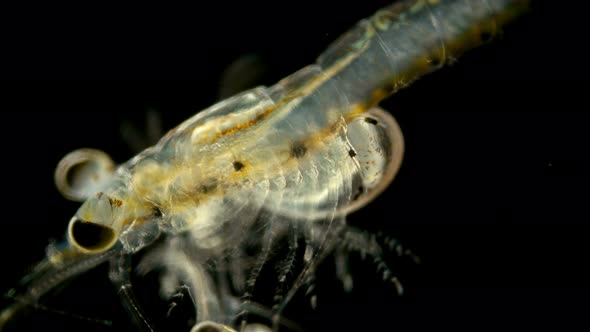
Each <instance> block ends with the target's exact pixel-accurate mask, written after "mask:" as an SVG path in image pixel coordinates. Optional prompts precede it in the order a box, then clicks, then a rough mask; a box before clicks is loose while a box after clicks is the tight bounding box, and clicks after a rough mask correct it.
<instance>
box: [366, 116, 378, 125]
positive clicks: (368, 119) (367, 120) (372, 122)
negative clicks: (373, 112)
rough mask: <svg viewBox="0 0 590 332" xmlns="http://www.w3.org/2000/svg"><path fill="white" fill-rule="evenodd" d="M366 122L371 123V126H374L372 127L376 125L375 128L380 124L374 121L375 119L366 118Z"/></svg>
mask: <svg viewBox="0 0 590 332" xmlns="http://www.w3.org/2000/svg"><path fill="white" fill-rule="evenodd" d="M365 122H366V123H370V124H372V125H374V126H376V125H377V123H378V122H377V120H375V119H373V118H365Z"/></svg>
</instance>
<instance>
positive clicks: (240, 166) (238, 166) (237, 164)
mask: <svg viewBox="0 0 590 332" xmlns="http://www.w3.org/2000/svg"><path fill="white" fill-rule="evenodd" d="M233 165H234V169H235V170H236V171H241V170H242V169H243V168H244V166H245V165H244V164H243V163H242V162H241V161H237V160H236V161H234V163H233Z"/></svg>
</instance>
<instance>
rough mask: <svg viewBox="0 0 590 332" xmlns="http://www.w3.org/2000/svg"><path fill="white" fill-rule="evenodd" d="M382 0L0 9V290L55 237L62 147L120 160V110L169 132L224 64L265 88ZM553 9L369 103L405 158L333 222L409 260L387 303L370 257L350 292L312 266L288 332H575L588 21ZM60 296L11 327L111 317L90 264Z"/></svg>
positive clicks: (90, 326)
mask: <svg viewBox="0 0 590 332" xmlns="http://www.w3.org/2000/svg"><path fill="white" fill-rule="evenodd" d="M386 3H387V2H386V1H374V2H368V1H367V2H364V3H363V4H354V3H347V4H344V3H338V2H323V3H321V4H318V2H314V1H297V2H291V3H282V2H281V3H279V2H275V3H273V4H269V3H260V2H253V3H249V2H248V3H246V2H242V3H240V4H229V3H225V2H224V3H221V2H220V3H207V4H203V5H202V6H201V5H199V6H196V7H194V8H193V7H191V8H188V7H174V6H166V7H165V8H164V7H158V6H153V7H149V8H148V7H147V6H145V5H141V6H139V7H135V8H116V7H100V6H98V5H97V7H95V8H82V7H80V8H72V7H67V8H65V7H64V8H55V7H54V6H55V5H54V4H52V5H51V6H52V7H51V8H41V7H29V8H4V10H2V13H3V14H2V15H3V16H5V17H4V18H3V20H2V22H3V23H2V32H1V33H0V36H1V37H2V47H1V49H2V62H1V67H0V75H1V76H2V77H3V78H6V79H12V80H10V81H4V82H3V87H2V89H1V90H0V109H1V110H2V112H1V115H0V116H1V117H0V119H1V124H2V125H1V128H2V129H1V130H0V132H1V134H2V140H1V142H2V154H1V156H2V158H1V160H2V166H3V167H2V173H1V174H2V176H1V178H2V180H3V186H2V188H3V198H2V205H1V211H2V212H3V218H2V222H1V225H2V228H1V230H2V231H1V232H0V234H1V239H2V242H1V243H0V249H1V251H0V253H1V255H2V264H3V268H2V277H3V279H4V280H6V281H4V280H3V282H2V284H0V285H1V286H2V288H3V289H8V288H10V287H11V286H12V285H13V284H14V283H15V282H16V280H18V277H19V276H20V275H22V273H24V272H25V271H26V268H27V267H28V266H30V265H31V264H32V263H33V262H34V261H36V260H38V259H40V258H42V256H43V250H44V248H45V246H46V245H47V243H48V239H50V238H56V239H59V238H61V237H62V235H63V233H64V230H65V228H66V225H67V222H68V220H69V218H70V216H71V215H72V214H73V213H74V212H75V210H76V208H77V204H76V203H71V202H68V201H66V200H64V199H62V198H61V197H60V195H59V194H58V193H57V191H56V190H55V189H54V186H53V170H54V167H55V165H56V164H57V162H58V161H59V159H60V158H61V157H62V156H63V155H65V154H66V153H67V152H69V151H71V150H73V149H76V148H80V147H94V148H99V149H102V150H105V151H107V152H108V153H110V154H111V155H112V156H113V157H114V159H115V160H116V161H117V162H123V161H125V160H126V159H128V158H130V157H131V156H132V154H133V152H132V151H131V150H130V149H129V148H128V147H127V145H126V144H125V142H124V141H123V140H122V138H121V135H120V134H119V128H120V126H121V124H122V123H123V122H125V121H127V122H131V123H136V124H137V126H138V127H139V128H142V126H144V118H145V113H146V111H147V110H149V109H154V110H157V111H158V112H159V113H160V114H161V115H162V118H163V121H164V127H165V128H166V129H169V128H172V127H173V126H174V125H175V124H177V123H179V122H181V121H182V120H183V119H185V118H187V117H189V116H190V115H191V114H193V113H194V112H196V111H198V110H200V109H203V108H205V107H207V106H208V105H210V104H212V103H213V102H215V101H216V99H217V91H218V86H219V77H220V75H221V73H222V71H223V70H224V69H225V68H226V67H227V66H228V65H229V64H230V63H231V62H232V61H234V60H235V59H237V58H239V57H240V56H242V55H244V54H248V53H255V54H257V55H258V56H259V57H260V58H261V59H262V60H263V62H264V63H265V64H266V66H267V68H268V74H267V75H265V77H264V78H263V81H262V82H261V83H262V84H272V83H273V82H275V81H276V80H278V79H280V78H281V77H283V76H286V75H287V74H289V73H291V72H293V71H295V70H296V69H298V68H300V67H302V66H304V65H306V64H308V63H311V62H313V61H314V59H315V57H316V56H317V55H318V54H319V53H320V52H321V51H322V50H323V49H325V48H326V47H327V46H328V44H329V43H330V42H331V41H332V40H334V39H335V38H336V37H337V36H338V35H339V34H341V33H342V32H344V31H345V30H346V29H347V28H348V27H350V26H352V25H353V24H354V23H355V22H356V21H358V19H360V18H362V17H365V16H368V15H370V14H371V13H373V12H374V11H375V10H376V9H378V8H379V7H381V6H383V5H385V4H386ZM555 3H556V4H555V5H551V4H549V2H542V1H540V2H536V3H535V4H534V5H535V6H533V11H532V12H531V13H530V14H529V15H527V16H525V17H523V18H522V19H521V20H519V21H518V22H516V23H514V24H512V25H511V26H509V27H507V28H506V29H505V31H504V32H505V33H504V35H503V36H502V37H501V38H499V39H498V40H496V41H495V42H493V43H491V44H489V45H485V46H483V47H481V48H479V49H477V50H474V51H472V52H470V53H468V54H467V55H465V56H464V57H462V58H460V59H459V61H458V62H457V63H456V64H454V65H453V66H452V67H447V68H445V69H444V70H442V71H440V72H438V73H435V74H433V75H431V76H429V77H427V78H424V79H422V80H420V81H418V82H416V83H415V84H413V85H412V86H411V87H410V88H408V89H407V90H404V91H402V92H400V93H398V94H396V95H395V96H393V97H391V98H389V99H388V100H387V101H386V102H385V103H383V106H384V108H386V109H387V110H389V111H391V112H392V113H393V114H394V115H395V116H396V118H397V119H398V121H399V123H400V125H401V127H402V130H403V131H404V133H405V137H406V140H407V155H406V159H405V161H404V164H403V166H402V168H401V171H400V173H399V175H398V177H397V178H396V180H395V181H394V183H393V184H392V185H391V187H390V188H389V189H388V190H387V191H386V192H385V193H384V194H383V195H382V196H381V197H379V199H377V200H376V201H375V202H374V203H372V204H371V205H370V206H368V207H366V208H365V209H364V210H362V211H360V212H358V213H356V214H354V215H352V216H350V218H349V220H350V222H351V223H353V224H354V225H357V226H358V227H362V228H367V229H369V230H383V231H385V232H386V233H388V234H390V235H392V236H394V237H396V238H398V239H399V240H400V241H401V242H402V243H403V244H404V245H405V247H408V248H411V249H412V250H413V251H414V252H415V253H417V254H418V255H419V256H420V257H421V259H422V263H421V264H420V265H418V266H416V265H412V264H402V265H403V266H401V267H394V271H396V272H398V274H399V275H400V279H402V282H403V283H404V286H405V288H406V294H405V295H404V296H402V297H398V296H396V295H395V292H394V290H393V288H392V287H391V286H390V285H386V284H385V283H381V282H379V276H378V275H377V274H376V273H374V267H373V266H372V265H371V264H368V263H362V262H358V263H357V264H354V266H353V267H354V268H355V270H354V274H355V276H357V277H358V280H357V282H356V284H355V285H356V287H355V289H354V291H353V293H352V294H350V295H349V296H346V295H345V294H342V292H341V291H339V289H338V287H339V286H338V285H337V283H336V282H335V281H330V280H331V279H330V278H331V277H330V276H329V277H326V280H325V281H324V283H323V284H322V283H319V284H318V289H321V288H322V287H324V289H330V291H319V292H320V295H321V293H322V292H324V293H326V294H325V295H324V296H323V297H322V296H319V297H318V310H317V312H316V313H311V314H310V316H309V317H310V318H305V325H306V326H311V327H316V328H315V329H314V330H322V329H323V330H334V331H336V330H348V329H352V328H353V327H356V328H358V329H359V330H364V328H363V327H365V328H381V329H382V330H384V331H390V330H391V331H394V330H395V331H415V330H426V329H432V328H437V329H455V330H466V331H467V330H476V331H481V330H487V329H489V330H492V329H493V330H498V329H501V330H523V329H526V330H532V329H541V328H542V329H549V328H552V329H557V330H562V331H566V330H567V331H569V330H585V329H588V325H590V324H589V323H588V321H587V319H586V316H587V313H588V309H589V307H590V305H589V304H588V298H589V296H590V287H589V286H588V284H587V282H588V280H589V277H590V273H589V272H588V271H587V262H588V257H590V242H589V241H588V239H587V237H588V234H589V233H588V230H590V227H589V220H588V216H589V214H588V212H587V207H588V204H587V202H588V198H589V195H588V188H589V185H590V181H589V175H588V171H589V170H590V167H589V166H590V163H589V162H588V157H587V153H588V147H589V146H590V131H589V130H588V124H589V122H588V121H587V120H588V110H587V104H588V103H587V96H588V91H587V88H588V86H589V84H588V82H589V76H588V69H587V67H588V61H587V54H588V52H586V51H584V50H583V49H584V46H585V43H587V33H586V31H585V30H586V29H585V22H584V17H583V14H582V13H583V8H575V7H567V8H564V7H556V6H564V5H565V3H564V4H561V3H557V2H555ZM326 270H328V269H326ZM326 273H328V274H329V272H326ZM152 291H153V292H154V294H156V291H157V290H156V289H152ZM59 297H60V298H62V300H60V301H57V302H55V301H54V302H55V303H52V302H51V300H50V301H49V304H48V306H49V307H50V309H52V310H63V311H65V312H67V313H69V314H66V315H62V314H57V313H50V312H46V311H45V312H43V311H37V312H33V313H31V315H30V316H26V317H27V318H28V319H22V320H19V321H18V322H15V324H14V327H15V328H16V330H32V329H33V328H35V327H36V328H39V327H41V326H55V327H59V328H60V329H62V330H64V329H65V328H66V327H67V328H69V329H72V330H97V331H113V330H125V329H128V328H129V325H128V324H129V323H128V322H126V321H125V317H126V316H125V314H124V313H123V312H122V308H121V307H120V306H119V302H118V300H117V298H116V296H115V295H114V291H113V290H112V288H111V287H110V286H109V284H108V280H107V270H106V268H104V267H103V268H99V269H97V271H94V272H93V273H91V274H90V275H87V276H82V277H80V278H78V279H77V280H76V281H74V282H73V283H72V284H70V285H69V287H67V288H66V289H64V290H63V292H62V293H61V295H59ZM4 303H9V300H5V302H4ZM74 314H75V315H80V316H84V317H96V318H103V319H108V320H112V321H113V326H112V327H106V326H103V325H100V324H94V323H91V322H89V321H85V320H83V319H76V318H74V317H73V315H74ZM310 329H311V328H310Z"/></svg>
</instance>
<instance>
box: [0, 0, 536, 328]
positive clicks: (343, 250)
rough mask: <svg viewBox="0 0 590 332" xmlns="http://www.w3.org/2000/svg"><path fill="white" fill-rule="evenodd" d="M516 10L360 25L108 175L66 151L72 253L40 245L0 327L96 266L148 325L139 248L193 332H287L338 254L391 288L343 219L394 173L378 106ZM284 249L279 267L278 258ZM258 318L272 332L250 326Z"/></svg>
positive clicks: (412, 3)
mask: <svg viewBox="0 0 590 332" xmlns="http://www.w3.org/2000/svg"><path fill="white" fill-rule="evenodd" d="M525 7H526V1H522V0H474V1H467V0H408V1H402V2H396V3H394V4H393V5H391V6H390V7H387V8H384V9H382V10H380V11H378V12H377V13H376V14H375V15H373V16H372V17H370V18H368V19H366V20H363V21H361V22H359V23H358V25H357V26H355V27H354V28H352V29H351V30H350V31H349V32H347V33H346V34H345V35H343V36H342V37H340V38H339V39H338V40H337V41H336V42H335V43H334V44H332V45H331V46H330V47H329V48H328V49H327V50H326V51H325V52H324V53H323V54H322V55H321V56H320V57H319V58H318V60H317V62H316V63H315V64H313V65H310V66H307V67H304V68H303V69H301V70H299V71H297V72H295V73H294V74H292V75H290V76H288V77H286V78H285V79H283V80H281V81H279V82H278V83H276V84H275V85H273V86H270V87H258V88H254V89H251V90H248V91H245V92H243V93H240V94H238V95H236V96H233V97H230V98H228V99H226V100H223V101H221V102H219V103H217V104H215V105H213V106H211V107H210V108H208V109H206V110H203V111H201V112H198V113H197V114H196V115H195V116H193V117H192V118H190V119H188V120H186V121H185V122H183V123H182V124H180V125H179V126H178V127H176V128H174V129H173V130H171V131H170V132H168V133H167V134H166V135H165V136H164V137H163V138H162V139H161V140H160V141H159V142H158V143H157V144H156V145H155V146H153V147H150V148H148V149H146V150H144V151H143V152H141V153H140V154H138V155H137V156H135V157H134V158H132V159H131V160H129V161H128V162H126V163H124V164H122V165H120V166H118V167H115V165H114V164H113V162H112V161H111V160H110V158H109V157H108V156H107V155H105V154H104V153H102V152H100V151H97V150H91V149H83V150H77V151H74V152H72V153H71V154H69V155H67V156H66V157H65V158H64V159H63V160H62V162H61V163H60V164H59V165H58V168H57V171H56V183H57V185H58V188H59V189H60V191H61V192H62V193H63V194H64V196H65V197H66V198H69V199H72V200H79V201H83V203H82V205H81V207H80V208H79V210H78V211H77V212H76V214H75V215H74V217H73V218H72V219H71V221H70V222H69V226H68V228H67V242H66V243H65V244H64V245H60V246H54V247H51V248H49V249H48V251H47V257H46V259H45V260H43V261H42V262H40V263H39V264H38V265H37V266H36V267H35V268H34V269H33V271H32V272H31V273H30V274H29V275H28V276H26V277H25V278H24V279H23V282H22V285H21V286H22V288H24V290H23V291H22V292H21V293H15V294H13V297H14V303H13V305H12V306H10V307H8V308H6V309H4V311H3V312H2V313H1V315H0V329H1V328H2V326H4V325H5V324H6V323H7V322H8V321H9V320H10V319H11V318H12V317H13V316H14V315H15V314H16V313H18V312H19V310H20V309H22V308H24V307H26V306H30V305H32V304H34V303H36V302H37V301H38V300H39V299H40V298H41V297H42V296H43V295H45V294H46V293H48V292H49V291H51V290H52V289H53V288H54V287H56V286H57V285H59V284H60V283H62V282H63V281H65V280H67V279H69V278H72V277H74V276H76V275H78V274H80V273H82V272H84V271H86V270H89V269H91V268H93V267H95V266H97V265H98V264H101V263H103V262H105V261H109V262H110V266H111V272H110V275H109V277H110V279H111V281H112V282H113V283H114V284H115V285H116V287H117V289H118V292H119V294H120V295H121V298H122V301H123V303H124V305H125V307H126V308H127V309H128V311H129V312H130V314H131V315H132V316H133V318H134V319H135V321H136V322H137V325H138V326H139V327H141V328H143V329H145V330H154V329H156V328H157V326H154V324H153V323H151V322H150V319H149V317H146V315H145V314H144V313H143V312H142V310H141V304H140V303H138V301H137V300H135V297H134V294H133V287H132V283H131V278H130V272H131V271H130V270H131V266H132V265H131V257H132V256H133V254H136V253H138V252H140V251H142V250H144V249H145V253H144V254H143V257H142V260H141V262H140V263H139V265H138V270H139V272H140V273H147V272H149V271H152V270H160V271H163V272H162V273H161V289H160V294H161V296H162V297H165V298H171V297H173V296H175V294H178V293H179V291H182V292H184V293H183V294H188V295H189V296H190V298H191V300H192V302H193V303H194V307H195V316H196V323H195V324H194V325H193V326H192V331H195V332H196V331H214V330H218V331H224V330H227V331H231V330H241V331H266V330H278V329H279V327H280V326H282V325H296V324H292V323H290V322H289V321H288V320H286V319H284V318H283V317H282V313H283V311H284V310H285V307H286V306H287V305H288V304H289V302H290V301H291V300H292V298H293V296H294V295H295V294H296V293H297V292H298V291H300V290H301V288H302V286H304V285H306V284H309V283H310V280H312V279H313V274H314V272H315V270H316V267H317V266H318V264H319V263H320V262H321V261H322V260H323V259H324V258H325V257H326V256H327V255H329V254H332V253H336V255H337V257H336V262H337V274H338V277H339V278H340V279H341V281H342V283H343V284H344V287H345V288H350V287H351V281H350V280H351V276H350V275H349V273H348V271H347V267H346V254H347V252H349V251H360V252H362V253H363V254H365V255H369V256H372V257H373V258H374V261H375V262H376V264H378V265H379V267H380V269H381V270H382V271H383V274H384V276H385V278H386V279H387V280H390V281H391V282H393V283H395V284H396V285H397V286H398V289H399V290H400V292H401V285H399V282H398V281H397V279H396V278H395V277H394V276H393V274H392V273H391V271H390V270H389V268H388V267H387V264H386V263H385V262H384V260H383V259H382V255H383V250H384V248H383V247H382V246H381V245H380V244H379V243H378V241H377V240H376V238H375V236H373V235H370V234H367V233H365V232H361V231H358V230H356V229H354V228H352V227H350V226H348V225H347V224H346V222H345V217H346V215H347V214H349V213H351V212H353V211H355V210H357V209H360V208H362V207H364V206H365V205H367V204H368V203H369V202H370V201H371V200H373V199H374V198H375V197H376V196H377V195H379V194H380V193H381V192H382V191H383V190H384V189H385V188H386V187H387V186H388V185H389V184H390V183H391V182H392V180H393V178H394V177H395V175H396V173H397V171H398V169H399V167H400V165H401V161H402V157H403V152H404V141H403V136H402V134H401V130H400V128H399V126H398V124H397V122H396V121H395V119H394V118H393V117H392V116H391V114H389V113H388V112H386V111H383V110H381V109H380V108H378V107H377V104H378V103H379V102H380V101H381V100H383V99H384V98H386V97H388V96H389V95H391V94H392V93H394V92H396V91H397V90H399V89H401V88H404V87H406V86H407V85H408V84H410V83H411V82H412V81H414V80H416V79H417V78H419V77H421V76H423V75H424V74H427V73H429V72H431V71H434V70H436V69H438V68H440V67H442V66H444V65H445V64H446V63H448V62H449V61H451V60H453V59H454V58H455V57H457V56H459V55H460V54H462V53H463V52H465V51H467V50H469V49H471V48H473V47H475V46H477V45H479V44H481V43H482V42H485V41H487V40H488V39H490V37H492V36H494V35H495V34H497V32H498V30H499V29H500V27H501V26H502V25H503V24H504V23H505V22H507V21H510V20H511V19H513V18H514V17H515V16H516V15H517V14H519V13H520V12H521V11H522V10H523V9H524V8H525ZM281 249H284V254H285V255H284V256H282V257H278V258H277V257H273V256H276V255H277V253H281V252H282V251H281ZM271 257H273V258H275V260H277V261H278V263H277V266H276V268H275V270H276V282H277V284H278V287H277V290H276V292H275V293H274V298H273V304H272V306H271V307H270V308H268V309H260V308H258V307H257V306H256V304H255V300H254V291H255V288H256V283H257V280H258V278H259V274H260V272H261V270H262V268H263V266H264V265H265V263H267V262H269V261H270V259H271ZM296 265H298V266H300V268H299V269H295V266H296ZM293 271H297V273H296V274H295V275H293ZM13 293H14V292H13ZM256 310H258V311H264V314H266V315H267V316H268V317H269V324H268V325H269V326H265V325H260V324H254V323H251V322H250V323H249V321H248V317H249V314H250V313H251V312H253V311H256ZM292 328H293V329H295V330H296V329H297V326H292Z"/></svg>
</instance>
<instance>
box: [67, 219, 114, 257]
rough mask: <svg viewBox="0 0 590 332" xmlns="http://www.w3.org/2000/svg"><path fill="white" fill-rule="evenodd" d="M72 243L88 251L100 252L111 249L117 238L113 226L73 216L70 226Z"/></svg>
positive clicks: (69, 235) (69, 232)
mask: <svg viewBox="0 0 590 332" xmlns="http://www.w3.org/2000/svg"><path fill="white" fill-rule="evenodd" d="M68 237H69V239H70V243H71V244H73V245H74V246H76V247H77V248H78V249H80V250H81V251H83V252H86V253H100V252H104V251H106V250H108V249H110V248H111V247H112V246H113V244H115V242H116V240H117V236H116V234H115V230H113V229H112V228H111V227H108V226H104V225H100V224H96V223H93V222H90V221H85V220H82V219H79V218H77V217H74V218H72V220H71V221H70V225H69V227H68Z"/></svg>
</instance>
